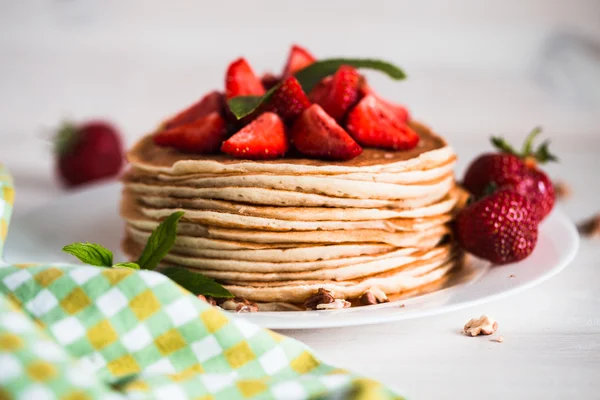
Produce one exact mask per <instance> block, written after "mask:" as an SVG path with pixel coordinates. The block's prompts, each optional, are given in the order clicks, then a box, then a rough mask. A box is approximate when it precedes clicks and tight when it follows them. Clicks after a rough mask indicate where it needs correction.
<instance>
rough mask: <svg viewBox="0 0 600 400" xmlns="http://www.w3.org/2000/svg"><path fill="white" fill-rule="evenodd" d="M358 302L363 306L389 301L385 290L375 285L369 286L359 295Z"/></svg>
mask: <svg viewBox="0 0 600 400" xmlns="http://www.w3.org/2000/svg"><path fill="white" fill-rule="evenodd" d="M359 301H360V304H361V305H363V306H369V305H373V304H379V303H387V302H388V301H389V299H388V297H387V295H386V294H385V292H384V291H383V290H381V289H379V288H378V287H377V286H372V287H370V288H369V289H368V290H367V291H366V292H364V293H363V295H362V296H360V299H359Z"/></svg>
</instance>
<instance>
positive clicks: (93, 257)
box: [62, 242, 113, 267]
mask: <svg viewBox="0 0 600 400" xmlns="http://www.w3.org/2000/svg"><path fill="white" fill-rule="evenodd" d="M62 250H63V251H64V252H66V253H69V254H71V255H73V256H75V257H77V258H78V259H79V261H81V262H83V263H85V264H88V265H94V266H97V267H112V265H113V253H112V252H111V251H110V250H108V249H107V248H105V247H102V246H100V245H99V244H96V243H89V242H86V243H71V244H69V245H66V246H65V247H63V249H62Z"/></svg>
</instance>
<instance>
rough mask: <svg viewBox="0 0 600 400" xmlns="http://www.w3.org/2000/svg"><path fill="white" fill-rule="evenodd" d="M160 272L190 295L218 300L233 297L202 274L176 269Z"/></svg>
mask: <svg viewBox="0 0 600 400" xmlns="http://www.w3.org/2000/svg"><path fill="white" fill-rule="evenodd" d="M160 272H161V274H163V275H166V276H167V277H168V278H169V279H171V280H172V281H173V282H175V283H178V284H179V285H180V286H181V287H183V288H184V289H187V290H189V291H190V292H192V293H195V294H201V295H204V296H212V297H218V298H231V297H233V294H231V293H230V292H229V290H227V289H225V288H224V287H223V286H221V285H219V284H218V283H217V282H215V281H214V280H213V279H211V278H209V277H207V276H204V275H202V274H197V273H195V272H191V271H188V270H187V269H184V268H177V267H169V268H166V269H163V270H162V271H160Z"/></svg>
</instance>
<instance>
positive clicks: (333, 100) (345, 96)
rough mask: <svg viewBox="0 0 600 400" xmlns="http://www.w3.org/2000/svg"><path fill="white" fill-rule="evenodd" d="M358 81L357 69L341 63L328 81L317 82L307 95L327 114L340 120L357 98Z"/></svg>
mask: <svg viewBox="0 0 600 400" xmlns="http://www.w3.org/2000/svg"><path fill="white" fill-rule="evenodd" d="M359 83H360V75H359V74H358V71H357V70H356V69H354V68H353V67H351V66H349V65H342V66H341V67H340V68H339V69H338V70H337V72H336V73H335V74H334V75H333V77H332V78H331V80H330V81H324V82H322V83H321V84H318V85H317V86H316V87H315V88H314V89H313V90H312V91H311V94H310V96H309V97H310V99H311V100H312V101H313V102H315V103H317V104H319V105H320V106H321V107H323V110H325V111H326V112H327V113H328V114H329V115H331V116H332V117H333V118H335V119H336V120H337V121H341V120H342V119H343V118H344V116H345V115H346V111H348V109H349V108H350V107H352V106H353V105H354V104H355V103H356V101H357V100H358V85H359Z"/></svg>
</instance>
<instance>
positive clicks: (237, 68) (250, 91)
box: [225, 58, 265, 99]
mask: <svg viewBox="0 0 600 400" xmlns="http://www.w3.org/2000/svg"><path fill="white" fill-rule="evenodd" d="M225 94H226V95H227V98H228V99H231V98H232V97H236V96H261V95H263V94H265V88H264V87H263V85H262V83H260V80H259V79H258V78H257V77H256V75H255V74H254V71H253V70H252V68H251V67H250V64H248V61H246V59H245V58H238V59H237V60H235V61H234V62H232V63H231V64H229V67H228V68H227V74H226V75H225Z"/></svg>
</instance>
